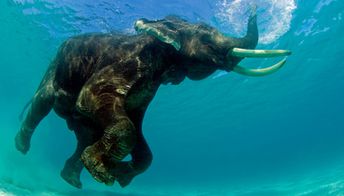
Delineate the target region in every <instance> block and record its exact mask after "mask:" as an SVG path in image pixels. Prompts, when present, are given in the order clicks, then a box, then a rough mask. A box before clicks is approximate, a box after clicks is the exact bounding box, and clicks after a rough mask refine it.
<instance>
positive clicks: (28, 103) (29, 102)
mask: <svg viewBox="0 0 344 196" xmlns="http://www.w3.org/2000/svg"><path fill="white" fill-rule="evenodd" d="M32 100H33V98H32V99H30V101H28V102H27V103H26V104H25V106H24V108H23V110H22V112H21V113H20V115H19V117H18V118H19V121H23V119H24V114H25V111H26V110H27V108H28V107H29V106H30V105H31V103H32Z"/></svg>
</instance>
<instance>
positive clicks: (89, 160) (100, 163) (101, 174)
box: [81, 142, 115, 186]
mask: <svg viewBox="0 0 344 196" xmlns="http://www.w3.org/2000/svg"><path fill="white" fill-rule="evenodd" d="M100 149H102V148H100V147H99V143H98V142H97V143H95V144H94V145H92V146H89V147H87V148H86V149H85V150H84V152H83V153H82V155H81V160H82V162H83V163H84V166H85V167H86V169H87V170H88V171H89V172H90V173H91V175H92V176H93V178H94V179H96V180H97V181H98V182H102V183H105V184H106V185H109V186H111V185H113V184H114V182H115V178H114V176H112V175H111V173H110V172H109V168H108V167H107V166H106V165H105V164H104V160H105V159H106V155H105V154H104V153H103V152H102V151H101V150H100Z"/></svg>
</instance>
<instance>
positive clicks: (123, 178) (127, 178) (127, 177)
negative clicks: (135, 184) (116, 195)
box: [116, 174, 136, 188]
mask: <svg viewBox="0 0 344 196" xmlns="http://www.w3.org/2000/svg"><path fill="white" fill-rule="evenodd" d="M135 176H136V174H118V175H117V176H116V177H117V178H116V179H117V181H118V183H119V185H120V186H121V187H122V188H124V187H126V186H128V185H129V184H130V182H131V181H132V180H133V179H134V177H135Z"/></svg>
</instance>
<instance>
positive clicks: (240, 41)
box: [227, 7, 291, 76]
mask: <svg viewBox="0 0 344 196" xmlns="http://www.w3.org/2000/svg"><path fill="white" fill-rule="evenodd" d="M229 39H230V40H229V41H230V42H232V44H234V47H233V46H232V48H231V49H230V51H229V52H228V54H227V59H233V57H239V58H240V59H236V60H234V61H233V60H232V61H229V60H228V62H227V63H228V64H227V66H228V67H229V68H230V69H231V70H233V71H234V72H237V73H239V74H242V75H247V76H265V75H268V74H271V73H274V72H276V71H277V70H279V69H280V68H281V67H282V66H283V65H284V64H285V62H286V58H285V59H283V60H281V61H279V62H278V63H276V64H274V65H272V66H269V67H267V68H261V69H249V68H244V67H241V66H240V65H237V63H238V61H240V60H241V58H245V57H249V58H252V57H253V58H271V57H278V56H288V55H290V54H291V51H289V50H254V48H255V47H256V46H257V43H258V27H257V15H256V7H253V9H252V13H251V16H250V18H249V21H248V25H247V33H246V36H245V37H243V38H229ZM233 65H234V66H233Z"/></svg>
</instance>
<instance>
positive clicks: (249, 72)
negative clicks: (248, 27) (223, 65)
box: [227, 48, 291, 76]
mask: <svg viewBox="0 0 344 196" xmlns="http://www.w3.org/2000/svg"><path fill="white" fill-rule="evenodd" d="M289 55H291V51H289V50H248V49H242V48H233V49H232V50H231V51H230V52H228V54H227V57H228V56H232V57H233V56H235V57H240V58H245V57H248V58H273V57H279V56H289ZM286 61H287V57H285V58H284V59H283V60H281V61H279V62H278V63H276V64H274V65H272V66H269V67H266V68H260V69H249V68H244V67H242V66H240V65H236V66H234V67H233V68H232V70H233V71H234V72H236V73H239V74H242V75H246V76H265V75H269V74H272V73H274V72H276V71H277V70H279V69H280V68H282V67H283V65H284V64H285V63H286Z"/></svg>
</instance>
